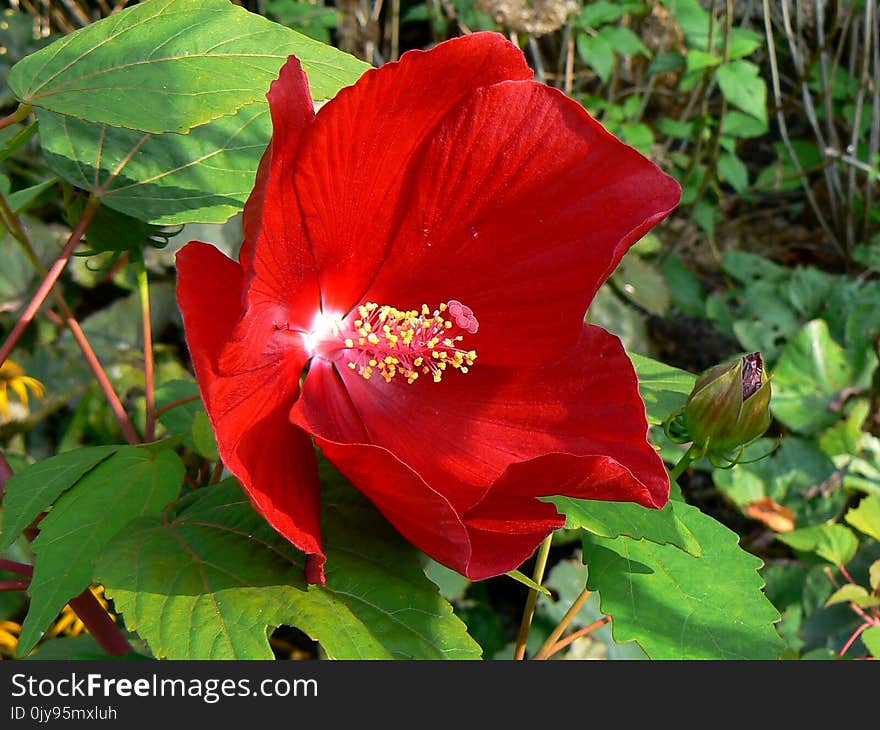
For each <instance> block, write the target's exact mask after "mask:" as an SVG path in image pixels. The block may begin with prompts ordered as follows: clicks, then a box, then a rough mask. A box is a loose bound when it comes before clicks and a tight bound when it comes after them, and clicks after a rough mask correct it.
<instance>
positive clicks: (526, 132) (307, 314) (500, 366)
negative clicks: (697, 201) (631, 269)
mask: <svg viewBox="0 0 880 730" xmlns="http://www.w3.org/2000/svg"><path fill="white" fill-rule="evenodd" d="M268 99H269V106H270V110H271V114H272V122H273V125H274V135H273V137H272V141H271V143H270V145H269V148H268V149H267V150H266V153H265V155H264V157H263V160H262V162H261V165H260V169H259V172H258V174H257V181H256V186H255V188H254V191H253V193H252V195H251V197H250V199H249V200H248V203H247V205H246V206H245V211H244V239H245V240H244V244H243V246H242V249H241V252H240V255H239V261H238V262H235V261H233V260H232V259H230V258H228V257H226V256H224V255H223V254H222V253H220V252H219V251H218V250H217V249H216V248H214V247H213V246H211V245H208V244H205V243H201V242H197V241H194V242H191V243H189V244H187V245H186V246H185V247H184V248H183V249H182V250H181V251H180V252H179V254H178V256H177V266H178V272H179V281H178V301H179V304H180V308H181V311H182V313H183V320H184V326H185V329H186V336H187V342H188V346H189V349H190V351H191V356H192V360H193V365H194V369H195V373H196V376H197V378H198V381H199V384H200V387H201V391H202V395H203V397H204V401H205V405H206V408H207V410H208V414H209V416H210V418H211V421H212V423H213V426H214V429H215V431H216V434H217V440H218V443H219V447H220V453H221V455H222V458H223V461H224V463H225V464H226V466H227V467H228V468H229V469H230V470H231V471H232V472H233V473H234V474H235V475H236V476H237V477H238V478H239V479H240V481H241V483H242V485H243V486H244V489H245V490H246V491H247V493H248V494H249V495H250V497H251V499H252V501H253V503H254V505H255V506H256V508H257V509H258V510H259V511H260V512H261V513H262V514H263V515H264V516H265V518H266V519H267V520H268V521H269V522H270V523H271V524H272V525H273V526H274V527H275V529H276V530H278V532H280V533H281V534H282V535H284V536H285V537H286V538H287V539H288V540H290V541H291V542H292V543H293V544H294V545H296V546H297V547H299V548H300V549H301V550H303V551H305V552H306V553H307V554H308V556H309V559H308V561H307V567H306V576H307V579H308V580H309V581H310V582H313V583H322V582H324V580H325V578H324V562H325V558H324V553H323V550H322V547H321V534H320V519H319V517H320V503H319V479H318V469H317V462H316V455H315V449H314V444H315V443H316V444H317V445H318V446H320V448H321V450H322V451H323V454H324V455H325V456H326V457H327V458H328V459H329V460H330V461H332V462H333V463H334V464H335V465H336V466H337V467H338V469H339V470H340V471H341V472H342V473H343V474H344V475H345V476H346V477H347V478H348V479H349V480H350V481H351V482H352V483H353V484H354V485H355V486H356V487H357V488H358V489H359V490H361V491H362V492H363V493H364V494H365V495H366V496H367V497H369V499H370V500H371V501H372V502H373V503H374V504H375V505H376V506H377V507H378V509H379V510H380V511H381V512H382V513H383V514H384V515H385V517H386V518H387V519H388V520H389V521H390V522H391V523H392V524H393V525H394V526H395V527H396V528H397V529H398V531H399V532H400V533H401V534H402V535H403V536H404V537H406V538H407V539H408V540H409V541H410V542H412V543H413V544H414V545H416V546H417V547H418V548H420V549H421V550H423V551H424V552H425V553H427V554H428V555H430V556H432V557H433V558H435V559H436V560H438V561H439V562H441V563H444V564H445V565H447V566H449V567H451V568H454V569H455V570H457V571H459V572H461V573H463V574H464V575H466V576H468V577H470V578H472V579H481V578H487V577H490V576H494V575H499V574H502V573H505V572H507V571H509V570H511V569H513V568H515V567H517V566H518V565H520V564H521V563H522V562H523V561H524V560H526V559H527V558H528V557H529V556H530V555H531V554H532V552H533V551H534V550H535V548H536V547H537V545H538V544H539V543H540V542H541V541H542V540H543V539H544V538H545V537H546V536H547V535H549V534H550V533H551V532H552V531H553V530H555V529H557V528H559V527H561V526H562V525H563V523H564V518H563V517H562V516H561V515H559V514H558V512H557V511H556V508H555V507H554V506H553V505H551V504H548V503H545V502H542V501H539V500H538V499H536V497H540V496H549V495H556V494H562V495H569V496H572V497H582V498H590V499H605V500H616V501H631V502H637V503H639V504H642V505H645V506H647V507H662V506H663V505H664V504H665V503H666V501H667V500H668V497H669V479H668V476H667V473H666V470H665V468H664V466H663V462H662V461H661V459H660V457H659V456H658V455H657V453H656V451H655V450H654V449H653V448H652V447H651V445H650V444H649V443H648V441H647V428H648V427H647V422H646V417H645V406H644V403H643V402H642V400H641V398H640V396H639V392H638V383H637V379H636V375H635V372H634V370H633V367H632V364H631V362H630V361H629V359H628V358H627V357H626V355H625V353H624V350H623V348H622V346H621V344H620V341H619V340H618V339H617V338H616V337H614V336H613V335H611V334H609V333H607V332H606V331H604V330H602V329H600V328H598V327H595V326H591V325H585V324H584V314H585V312H586V309H587V307H588V305H589V303H590V301H591V300H592V298H593V296H594V295H595V293H596V291H597V289H598V288H599V286H600V285H601V284H602V282H603V281H604V280H605V279H606V278H607V277H608V275H609V274H610V273H611V271H612V270H613V269H614V267H615V266H616V265H617V263H618V262H619V261H620V258H621V257H622V256H623V254H624V253H625V252H626V250H627V249H628V248H629V247H630V246H631V245H632V244H633V243H634V242H635V241H636V240H638V239H639V238H640V237H641V236H642V235H644V234H645V233H646V232H647V231H648V230H649V229H650V228H651V227H653V226H654V225H655V224H656V223H657V222H659V221H660V220H662V219H663V218H664V217H665V216H666V215H668V213H669V212H670V211H671V210H672V209H673V208H674V207H675V205H676V204H677V203H678V200H679V197H680V188H679V185H678V184H677V183H676V182H675V181H674V180H673V179H672V178H670V177H668V176H667V175H665V174H664V173H663V172H661V171H660V170H659V168H657V167H656V166H655V165H654V164H653V163H651V162H650V161H648V160H647V159H646V158H644V157H643V156H642V155H640V154H639V153H638V152H636V151H635V150H633V149H632V148H630V147H628V146H626V145H624V144H623V143H622V142H620V141H619V140H618V139H617V138H615V137H614V136H612V135H611V134H610V133H609V132H608V131H607V130H605V129H604V128H603V127H602V126H601V125H600V124H599V123H598V122H596V121H595V120H594V119H592V118H591V117H590V116H589V115H588V114H587V113H586V112H585V111H584V109H583V108H582V107H581V106H580V105H579V104H577V103H576V102H574V101H573V100H571V99H570V98H568V97H566V96H565V95H564V94H562V93H560V92H559V91H558V90H556V89H553V88H550V87H548V86H546V85H543V84H540V83H538V82H536V81H534V80H533V73H532V71H531V70H530V69H529V67H528V65H527V64H526V61H525V58H524V56H523V54H522V53H521V52H520V51H519V49H517V48H516V47H515V46H513V45H512V44H510V43H509V42H507V41H506V40H505V39H504V37H503V36H501V35H499V34H496V33H475V34H473V35H470V36H467V37H463V38H458V39H455V40H451V41H447V42H445V43H441V44H439V45H438V46H436V47H435V48H433V49H432V50H430V51H427V52H423V51H412V52H409V53H407V54H405V55H404V56H403V58H402V59H401V60H400V62H399V63H389V64H386V65H385V66H382V67H381V68H379V69H371V70H369V71H367V72H366V73H365V74H364V75H363V77H362V78H361V79H360V80H359V81H358V82H357V83H355V84H354V85H353V86H351V87H349V88H345V89H343V90H342V91H340V92H339V94H338V95H337V96H336V98H334V99H333V100H332V101H330V102H328V103H327V104H326V105H325V106H324V107H323V108H322V109H321V110H320V112H319V113H317V114H315V113H314V111H313V104H312V99H311V97H310V95H309V87H308V83H307V79H306V76H305V74H304V73H303V70H302V68H301V66H300V64H299V62H298V61H297V60H296V59H295V58H292V57H291V58H290V59H289V60H288V62H287V64H286V65H285V66H284V67H283V68H282V70H281V73H280V76H279V78H278V80H277V81H275V82H274V83H273V84H272V87H271V89H270V91H269V93H268ZM306 373H307V374H306ZM304 375H305V379H304V380H303V381H302V382H301V380H302V378H303V376H304ZM313 439H314V443H313Z"/></svg>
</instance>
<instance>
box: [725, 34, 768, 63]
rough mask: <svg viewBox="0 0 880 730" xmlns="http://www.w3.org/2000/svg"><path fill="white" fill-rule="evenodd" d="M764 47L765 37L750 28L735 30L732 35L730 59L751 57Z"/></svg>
mask: <svg viewBox="0 0 880 730" xmlns="http://www.w3.org/2000/svg"><path fill="white" fill-rule="evenodd" d="M762 45H764V36H763V35H761V34H760V33H755V31H753V30H749V29H748V28H734V29H733V31H732V32H731V34H730V49H729V53H730V57H731V58H742V57H743V56H749V55H751V54H752V53H753V52H754V51H757V50H758V49H759V48H760V47H761V46H762Z"/></svg>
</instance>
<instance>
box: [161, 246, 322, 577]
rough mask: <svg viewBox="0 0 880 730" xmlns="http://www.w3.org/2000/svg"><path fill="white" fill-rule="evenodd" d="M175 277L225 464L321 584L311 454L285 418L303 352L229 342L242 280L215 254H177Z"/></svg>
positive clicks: (196, 250) (198, 250)
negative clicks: (225, 360)
mask: <svg viewBox="0 0 880 730" xmlns="http://www.w3.org/2000/svg"><path fill="white" fill-rule="evenodd" d="M177 270H178V285H177V298H178V303H179V305H180V311H181V313H182V315H183V321H184V326H185V328H186V333H187V343H188V345H189V349H190V354H191V357H192V361H193V368H194V370H195V373H196V377H197V378H198V381H199V385H200V388H201V391H202V397H203V399H204V402H205V407H206V409H207V411H208V415H209V417H210V419H211V422H212V424H213V426H214V432H215V433H216V435H217V445H218V447H219V450H220V455H221V457H222V459H223V462H224V464H225V465H226V466H227V467H228V468H229V470H230V471H232V472H233V473H234V474H235V475H236V476H237V477H238V478H239V480H240V481H241V484H242V486H243V487H244V489H245V491H246V492H247V493H248V495H249V496H250V498H251V500H252V501H253V503H254V506H255V507H256V509H257V510H258V511H259V512H260V513H261V514H262V515H263V516H264V517H265V518H266V519H267V520H268V521H269V523H270V524H271V525H272V526H273V527H274V528H275V529H276V530H278V532H280V533H281V534H282V535H284V537H286V538H287V539H288V540H290V541H291V542H292V543H293V544H294V545H296V546H297V547H298V548H300V549H301V550H304V551H305V552H306V553H309V554H310V559H309V561H308V562H307V578H308V579H309V581H310V582H321V583H322V582H323V581H324V578H323V564H324V553H323V550H322V548H321V537H320V535H321V533H320V502H319V482H318V471H317V463H316V459H315V452H314V447H313V446H312V441H311V439H310V438H309V436H308V435H307V434H306V433H304V432H303V431H301V430H300V429H298V428H297V427H296V426H294V425H293V424H291V423H290V422H289V420H288V417H287V415H288V411H289V410H290V404H291V403H292V402H293V401H294V400H295V399H296V397H297V394H298V392H299V377H300V374H301V373H302V369H303V366H304V365H305V361H306V355H305V353H304V352H303V351H302V348H301V347H295V346H289V347H285V348H279V347H278V346H277V345H273V343H271V342H267V341H264V342H263V345H268V349H267V350H266V351H265V352H264V350H263V347H259V348H254V349H251V345H252V342H250V341H248V340H243V341H240V340H234V339H232V338H233V332H234V331H235V330H236V327H235V325H236V323H237V322H238V320H239V318H240V317H241V314H242V289H243V287H244V281H245V272H244V270H243V269H242V267H241V266H240V265H239V264H237V263H236V262H234V261H232V260H231V259H229V258H228V257H226V256H224V255H223V254H222V253H220V251H218V250H217V249H216V248H214V247H213V246H210V245H208V244H205V243H198V242H193V243H189V244H188V245H186V246H185V247H184V248H183V249H181V251H180V252H179V253H178V254H177ZM278 336H283V333H282V334H279V335H278ZM292 339H293V338H291V340H292ZM267 340H268V338H267ZM296 341H297V342H298V341H299V340H298V338H297V339H296ZM230 350H232V353H233V354H232V355H231V356H230V355H229V351H230ZM221 355H222V356H226V357H233V358H234V359H236V361H237V362H238V363H240V364H241V365H242V368H241V369H240V370H239V371H238V372H236V374H234V375H221V374H219V372H218V361H219V360H220V359H221Z"/></svg>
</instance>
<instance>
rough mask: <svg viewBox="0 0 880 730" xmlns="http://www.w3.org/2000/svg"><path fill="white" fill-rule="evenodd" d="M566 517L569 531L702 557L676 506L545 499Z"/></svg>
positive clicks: (700, 549)
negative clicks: (645, 543) (647, 542)
mask: <svg viewBox="0 0 880 730" xmlns="http://www.w3.org/2000/svg"><path fill="white" fill-rule="evenodd" d="M541 501H542V502H550V503H551V504H553V505H556V509H558V510H559V511H560V512H561V513H562V514H564V515H565V527H566V529H569V530H574V529H583V530H586V531H587V532H592V533H593V534H594V535H598V536H599V537H607V538H615V537H619V536H620V535H626V536H627V537H630V538H632V539H633V540H650V541H651V542H656V543H657V544H658V545H674V546H675V547H677V548H679V549H681V550H684V551H685V552H687V553H689V554H690V555H693V556H694V557H699V556H700V554H701V553H702V548H701V547H700V541H699V540H698V539H697V537H696V535H694V533H693V532H691V530H690V529H688V527H687V525H686V524H685V523H684V521H683V520H682V519H681V517H679V515H678V514H677V512H676V511H675V508H674V507H673V506H672V502H667V503H666V506H665V507H663V509H659V510H658V509H649V508H647V507H642V506H641V505H640V504H634V503H632V502H602V501H598V500H592V499H573V498H572V497H560V496H557V497H543V498H542V499H541Z"/></svg>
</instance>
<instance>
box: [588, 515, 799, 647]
mask: <svg viewBox="0 0 880 730" xmlns="http://www.w3.org/2000/svg"><path fill="white" fill-rule="evenodd" d="M672 504H673V507H672V509H673V510H675V512H676V513H677V515H678V516H679V518H680V519H681V520H682V522H683V523H684V524H685V525H686V526H687V528H688V529H689V530H690V531H691V532H693V533H694V535H696V537H697V539H698V540H699V541H700V545H701V546H702V548H703V554H702V556H701V557H699V558H695V557H693V556H691V555H688V554H687V553H686V552H684V551H682V550H679V549H678V548H675V547H673V546H671V545H657V544H656V543H653V542H649V541H647V540H632V539H631V538H628V537H618V538H615V539H613V540H609V539H607V538H603V537H598V536H595V535H590V534H587V535H586V536H585V538H584V562H585V563H587V565H588V566H589V569H590V570H589V579H588V582H587V586H588V588H590V589H591V590H598V591H599V593H600V595H601V608H602V611H603V612H604V613H607V614H610V615H611V617H612V629H613V634H614V638H615V640H616V641H620V642H624V641H631V640H635V641H637V642H638V643H639V645H640V646H641V647H642V649H644V650H645V652H646V653H647V654H648V656H650V657H651V658H652V659H775V658H777V656H778V655H779V653H780V652H781V651H782V650H783V649H784V648H785V645H784V643H783V642H782V640H781V639H780V638H779V635H778V634H777V632H776V630H775V628H774V627H773V624H774V622H776V621H778V620H779V618H780V615H779V612H778V611H777V610H776V609H775V608H774V607H773V604H771V603H770V601H768V600H767V598H766V596H765V595H764V594H763V592H762V591H761V588H762V586H763V580H762V578H761V577H760V575H759V574H758V569H759V568H760V567H761V565H762V562H761V560H760V559H759V558H757V557H755V556H754V555H751V554H750V553H747V552H745V551H744V550H742V549H741V548H740V547H739V545H738V536H737V535H736V533H734V532H732V531H731V530H729V529H728V528H727V527H725V526H724V525H722V524H721V523H719V522H717V521H716V520H714V519H713V518H711V517H709V516H708V515H705V514H703V513H702V512H700V510H698V509H697V508H696V507H692V506H690V505H687V504H684V503H682V502H673V503H672Z"/></svg>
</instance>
